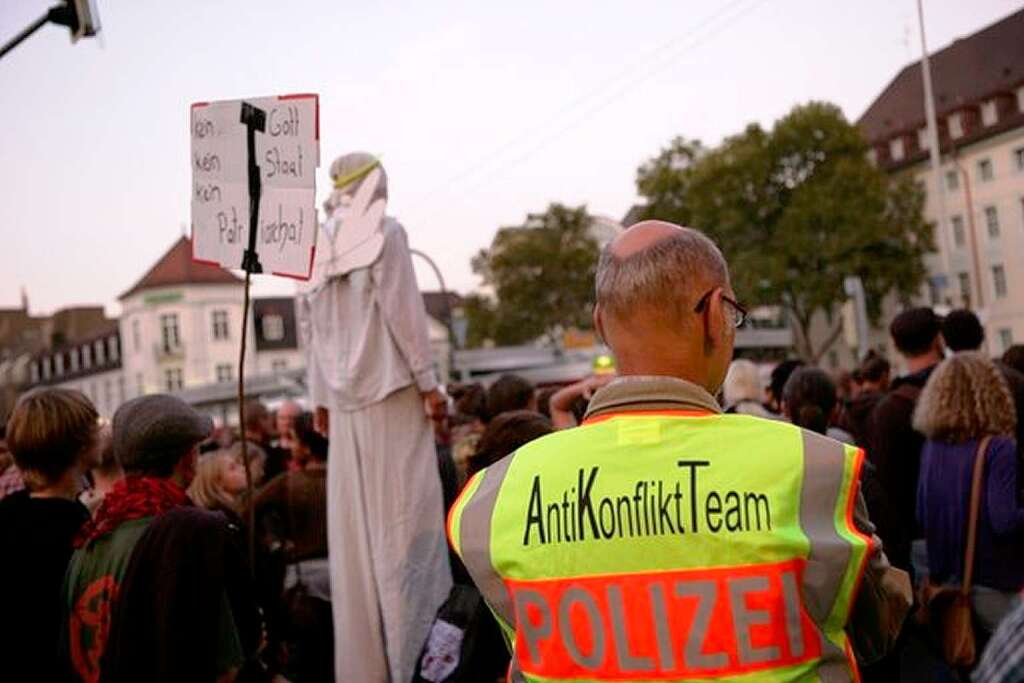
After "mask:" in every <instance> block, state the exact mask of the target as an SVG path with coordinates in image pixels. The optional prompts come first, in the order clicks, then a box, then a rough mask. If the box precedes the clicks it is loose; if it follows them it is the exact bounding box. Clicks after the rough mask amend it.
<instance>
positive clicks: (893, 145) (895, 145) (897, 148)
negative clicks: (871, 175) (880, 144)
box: [889, 138, 904, 161]
mask: <svg viewBox="0 0 1024 683" xmlns="http://www.w3.org/2000/svg"><path fill="white" fill-rule="evenodd" d="M903 151H904V150H903V138H893V139H892V140H890V141H889V155H890V156H891V157H892V158H893V161H899V160H900V159H902V158H903Z"/></svg>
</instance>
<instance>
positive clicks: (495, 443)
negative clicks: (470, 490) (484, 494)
mask: <svg viewBox="0 0 1024 683" xmlns="http://www.w3.org/2000/svg"><path fill="white" fill-rule="evenodd" d="M553 431H554V427H552V426H551V420H549V419H548V418H546V417H544V416H543V415H541V414H540V413H538V412H535V411H533V410H512V411H508V412H504V413H502V414H501V415H498V416H497V417H495V418H494V419H493V420H491V421H490V423H489V424H488V425H487V429H486V430H484V434H483V436H482V437H480V442H479V443H478V444H477V448H476V452H475V453H474V454H473V455H472V456H471V457H470V458H469V461H468V463H467V466H466V470H467V473H468V474H469V475H470V476H472V475H473V474H476V473H477V472H479V471H480V470H482V469H483V468H485V467H489V466H490V465H493V464H494V463H496V462H498V461H499V460H501V459H502V458H504V457H505V456H507V455H509V454H511V453H514V452H515V451H516V449H518V448H519V447H521V446H524V445H526V444H528V443H530V442H531V441H533V440H534V439H538V438H540V437H542V436H544V435H545V434H550V433H551V432H553Z"/></svg>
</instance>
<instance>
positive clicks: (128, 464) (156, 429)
mask: <svg viewBox="0 0 1024 683" xmlns="http://www.w3.org/2000/svg"><path fill="white" fill-rule="evenodd" d="M212 432H213V420H211V419H210V418H209V417H208V416H206V415H203V414H202V413H199V412H197V411H196V410H195V409H194V408H192V407H191V406H190V405H188V404H187V403H185V402H184V401H182V400H181V399H180V398H177V397H176V396H170V395H168V394H151V395H149V396H140V397H138V398H133V399H132V400H130V401H128V402H126V403H123V404H122V405H121V407H120V408H118V409H117V412H116V413H114V420H113V433H114V437H113V438H114V457H116V458H117V460H118V462H120V463H121V467H122V468H124V473H125V476H129V477H130V476H146V477H154V478H158V479H173V480H174V481H176V482H177V483H178V484H179V485H180V486H181V487H182V488H187V487H188V485H189V484H190V483H192V479H193V478H194V477H195V468H196V459H197V458H198V457H199V444H200V443H202V442H203V441H205V440H206V439H207V438H209V436H210V434H211V433H212Z"/></svg>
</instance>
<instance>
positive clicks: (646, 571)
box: [448, 414, 870, 683]
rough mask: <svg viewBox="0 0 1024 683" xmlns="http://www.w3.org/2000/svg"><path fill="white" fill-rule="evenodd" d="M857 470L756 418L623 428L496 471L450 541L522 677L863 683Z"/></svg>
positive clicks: (558, 442)
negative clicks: (857, 603)
mask: <svg viewBox="0 0 1024 683" xmlns="http://www.w3.org/2000/svg"><path fill="white" fill-rule="evenodd" d="M725 444H732V446H726V445H725ZM588 454H589V457H588ZM758 458H763V459H764V460H758ZM861 458H862V455H861V454H860V452H859V451H857V450H856V449H853V448H847V447H844V446H842V445H841V444H838V443H837V442H834V441H832V440H830V439H826V438H824V437H821V436H818V435H815V434H808V433H804V432H802V431H801V430H798V429H796V428H795V427H792V426H790V425H784V424H781V423H769V422H766V421H763V420H757V419H756V418H749V417H744V416H707V417H692V416H678V415H676V416H656V415H642V416H631V415H629V414H625V415H623V416H620V417H619V418H615V419H611V420H605V421H603V422H602V423H600V424H598V425H593V426H584V427H582V428H579V429H576V430H570V431H568V432H561V433H559V434H556V435H552V436H550V437H546V438H544V439H541V440H539V441H537V442H534V443H533V444H530V445H529V446H527V447H525V448H524V449H521V450H520V451H519V452H518V453H517V454H516V455H515V456H513V457H510V458H506V459H504V460H502V461H500V462H499V463H497V464H495V465H494V466H492V467H491V468H489V469H487V470H484V471H483V472H482V473H481V474H479V475H477V477H475V478H474V479H473V480H471V482H470V483H469V484H468V485H467V487H466V489H465V491H464V492H463V494H462V496H460V499H459V500H458V501H457V502H456V504H455V505H454V506H453V508H452V511H451V514H450V517H449V525H448V526H449V537H450V539H451V542H452V545H453V547H454V548H455V549H456V551H457V552H458V553H459V554H460V555H461V556H462V558H463V560H464V562H465V564H466V567H467V569H468V570H469V573H470V575H471V576H472V578H473V580H474V582H476V584H477V586H478V587H479V588H480V590H481V593H482V594H483V595H484V597H485V599H486V600H487V602H488V604H489V605H490V607H491V609H492V611H493V612H494V613H495V615H496V616H497V617H498V621H499V623H500V624H501V626H502V628H503V630H504V631H505V633H506V636H507V637H508V638H509V639H510V640H511V641H513V642H514V643H515V648H514V656H513V661H512V666H511V668H510V672H509V680H511V681H533V680H545V681H560V680H576V681H595V680H624V679H625V680H628V679H629V677H630V676H635V677H636V678H638V679H643V680H652V681H653V680H659V681H684V680H700V679H709V678H714V679H719V680H728V679H729V678H731V677H733V676H743V677H744V678H743V680H745V681H746V680H758V678H757V676H756V675H755V676H754V677H753V678H751V677H750V675H751V674H756V673H757V672H763V673H764V676H765V677H766V678H769V679H771V680H797V679H803V678H806V677H808V676H813V675H814V674H817V677H818V678H819V679H820V680H822V681H826V682H827V683H833V682H838V681H849V680H851V679H853V678H855V677H856V665H855V664H854V663H853V661H852V657H851V652H850V649H849V644H848V640H847V639H846V636H845V633H844V631H843V628H844V626H845V624H846V623H847V621H848V619H849V614H850V610H851V605H852V600H853V597H854V595H855V592H856V588H857V586H858V583H859V580H860V575H861V572H862V571H863V567H864V564H865V562H866V559H867V556H868V550H869V545H870V543H869V541H868V540H867V539H866V538H865V537H864V536H863V535H861V534H859V533H858V532H857V531H856V529H855V528H854V526H853V522H852V511H853V506H854V503H855V493H856V491H857V480H858V477H859V468H860V463H861ZM638 459H644V463H643V466H642V467H638V466H637V460H638ZM744 463H747V464H746V465H744ZM669 475H672V476H674V477H675V478H674V479H673V478H672V476H669ZM637 476H639V477H640V479H637ZM535 677H536V678H535Z"/></svg>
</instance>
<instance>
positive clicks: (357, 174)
mask: <svg viewBox="0 0 1024 683" xmlns="http://www.w3.org/2000/svg"><path fill="white" fill-rule="evenodd" d="M378 166H380V159H374V160H373V161H371V162H370V163H368V164H366V165H365V166H362V167H360V168H357V169H356V170H354V171H352V172H351V173H349V174H348V175H343V176H341V177H340V178H335V180H334V189H335V190H340V189H341V188H343V187H345V186H346V185H348V184H350V183H354V182H355V181H357V180H362V178H363V177H364V176H365V175H366V174H368V173H369V172H370V171H372V170H373V169H375V168H377V167H378Z"/></svg>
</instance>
